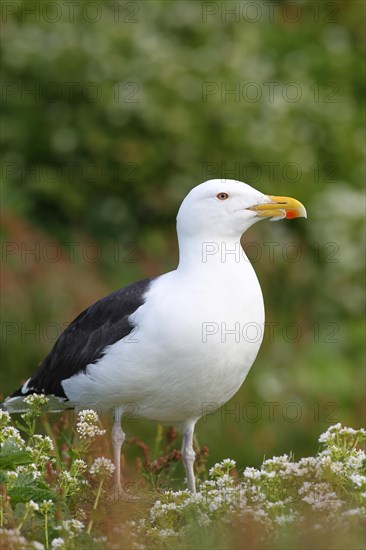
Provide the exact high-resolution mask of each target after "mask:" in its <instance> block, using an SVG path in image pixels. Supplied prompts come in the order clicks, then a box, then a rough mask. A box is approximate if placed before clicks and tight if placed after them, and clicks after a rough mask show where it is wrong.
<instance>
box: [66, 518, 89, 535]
mask: <svg viewBox="0 0 366 550" xmlns="http://www.w3.org/2000/svg"><path fill="white" fill-rule="evenodd" d="M62 528H63V529H64V530H65V531H66V532H67V533H68V534H69V535H74V534H75V533H80V532H81V531H82V530H83V529H84V524H83V523H82V522H81V521H79V520H77V519H66V520H64V521H63V522H62Z"/></svg>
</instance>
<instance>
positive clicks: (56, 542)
mask: <svg viewBox="0 0 366 550" xmlns="http://www.w3.org/2000/svg"><path fill="white" fill-rule="evenodd" d="M51 548H54V549H56V548H65V541H64V539H63V538H61V537H58V538H57V539H53V541H52V543H51Z"/></svg>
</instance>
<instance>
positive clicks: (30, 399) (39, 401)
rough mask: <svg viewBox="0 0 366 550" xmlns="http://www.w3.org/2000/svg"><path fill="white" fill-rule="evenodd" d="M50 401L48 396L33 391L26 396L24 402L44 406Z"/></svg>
mask: <svg viewBox="0 0 366 550" xmlns="http://www.w3.org/2000/svg"><path fill="white" fill-rule="evenodd" d="M48 401H49V399H48V397H46V396H45V395H41V394H37V393H32V394H31V395H27V396H26V397H25V398H24V403H26V404H27V405H30V406H39V407H43V406H44V405H47V403H48Z"/></svg>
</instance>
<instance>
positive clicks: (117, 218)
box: [2, 0, 365, 467]
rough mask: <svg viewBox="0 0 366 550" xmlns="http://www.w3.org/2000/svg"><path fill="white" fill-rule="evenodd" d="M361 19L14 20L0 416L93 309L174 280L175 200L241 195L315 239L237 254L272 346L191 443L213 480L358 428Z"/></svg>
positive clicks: (32, 14) (14, 5)
mask: <svg viewBox="0 0 366 550" xmlns="http://www.w3.org/2000/svg"><path fill="white" fill-rule="evenodd" d="M363 7H364V4H363V2H358V1H352V2H349V1H344V2H342V1H339V2H307V1H305V2H288V3H286V2H280V1H276V2H260V1H258V2H199V1H182V2H181V1H174V2H168V1H159V0H149V1H138V2H98V1H94V2H88V1H85V2H78V3H75V4H74V3H72V2H71V3H68V2H62V1H58V2H32V1H30V0H27V1H26V2H21V1H19V2H15V1H14V2H5V1H4V2H2V19H3V31H2V82H3V83H2V112H3V124H2V197H3V211H2V239H3V257H2V296H3V297H2V348H3V353H2V393H3V396H4V397H5V396H6V395H7V394H8V393H9V392H10V391H12V390H13V389H14V388H15V387H17V386H18V385H19V383H20V381H22V380H24V379H26V378H27V377H28V376H29V375H30V374H31V373H32V372H33V371H34V369H35V367H36V366H37V364H38V363H39V362H40V361H41V360H42V358H43V357H44V356H45V354H46V353H47V352H48V351H49V350H50V348H51V346H52V343H53V341H54V340H55V338H56V336H57V335H58V334H59V332H60V330H61V328H62V327H63V326H65V325H66V324H67V323H68V322H70V321H71V320H72V319H73V318H74V317H75V316H76V315H77V314H78V313H79V312H80V311H81V310H82V309H83V308H85V307H87V306H88V305H89V304H90V303H92V302H93V301H95V300H96V299H98V298H99V297H101V296H103V295H105V294H107V293H108V292H110V291H112V290H114V289H116V288H118V287H121V286H123V285H125V284H127V283H129V282H132V281H134V280H137V279H139V278H143V277H146V276H153V275H158V274H159V273H162V272H164V271H166V270H170V269H174V268H175V266H176V264H177V244H176V236H175V216H176V212H177V209H178V207H179V204H180V202H181V200H182V199H183V198H184V196H185V194H186V193H187V192H188V190H189V189H190V188H192V187H193V186H195V185H197V184H198V183H200V182H201V181H204V180H206V179H211V178H215V177H229V178H235V179H240V180H243V181H246V182H247V183H249V184H251V185H253V186H254V187H256V188H258V189H260V190H261V191H263V192H265V193H269V194H277V195H280V194H285V195H289V196H294V197H296V198H297V199H299V200H301V201H302V202H303V203H304V204H305V205H306V207H307V210H308V220H306V221H305V220H294V221H292V222H279V223H268V222H263V223H260V224H257V225H256V226H255V227H253V228H252V229H251V230H250V232H248V233H247V234H246V235H245V236H244V238H243V243H244V244H245V246H246V250H247V252H248V255H249V256H250V257H251V258H252V260H253V263H254V266H255V269H256V271H257V274H258V278H259V280H260V282H261V285H262V289H263V293H264V297H265V303H266V316H267V322H268V323H269V326H268V327H267V329H268V330H267V332H266V335H265V338H264V343H263V346H262V348H261V351H260V353H259V356H258V358H257V361H256V363H255V365H254V367H253V368H252V370H251V372H250V374H249V375H248V378H247V380H246V382H245V384H244V386H243V387H242V389H241V390H240V392H239V393H238V394H237V395H236V396H235V398H234V399H232V401H231V402H230V403H229V404H228V405H227V406H226V408H224V409H222V410H221V411H218V412H217V413H215V414H213V415H209V416H208V417H207V418H206V419H204V420H201V421H200V423H199V425H198V429H197V434H198V439H199V442H200V444H201V445H208V447H209V449H210V457H209V463H210V464H213V463H214V461H216V460H220V459H222V458H224V457H227V456H229V457H231V458H234V459H236V460H237V461H238V465H239V466H240V467H243V466H245V465H258V464H259V463H260V462H261V460H262V458H263V455H266V456H270V455H273V454H279V453H284V452H289V451H291V450H292V451H293V452H294V453H295V455H296V456H301V455H306V454H309V453H312V452H314V451H315V450H316V438H317V436H318V434H320V433H321V432H322V431H323V430H324V429H325V428H326V427H327V426H328V425H329V424H331V423H334V422H336V421H340V422H342V423H345V424H348V425H352V426H354V427H359V426H361V425H362V424H363V423H364V421H365V417H364V408H363V400H364V382H365V378H364V371H363V344H364V341H363V334H364V325H363V321H362V318H363V307H364V293H363V253H362V251H363V246H362V244H363V242H362V239H363V232H362V228H363V213H364V202H363V200H364V199H363V180H364V172H363V157H362V155H363V147H364V134H363V130H364V104H363V97H364V89H363V81H362V78H361V74H362V70H361V67H362V65H361V64H362V62H363V55H364V51H362V50H363V33H364V28H363V27H362V20H363ZM125 428H126V429H125V431H126V432H127V435H130V436H131V435H139V436H141V437H142V438H143V439H144V440H145V441H146V442H147V443H148V444H152V443H153V441H154V438H155V435H156V429H155V428H154V427H153V424H152V423H150V422H148V421H138V422H134V423H131V425H126V426H125ZM126 452H127V454H130V455H136V454H138V451H136V449H134V448H133V447H130V448H126Z"/></svg>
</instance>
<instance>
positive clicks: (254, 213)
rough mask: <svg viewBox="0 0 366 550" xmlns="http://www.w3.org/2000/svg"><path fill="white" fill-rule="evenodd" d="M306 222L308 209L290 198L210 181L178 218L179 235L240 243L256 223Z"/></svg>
mask: <svg viewBox="0 0 366 550" xmlns="http://www.w3.org/2000/svg"><path fill="white" fill-rule="evenodd" d="M299 217H303V218H306V210H305V207H304V206H303V205H302V204H301V203H300V202H299V201H297V200H295V199H291V198H289V197H275V196H272V195H264V194H263V193H261V192H260V191H257V190H256V189H253V187H250V185H248V184H246V183H243V182H241V181H237V180H228V179H216V180H209V181H205V182H204V183H201V184H200V185H197V187H194V188H193V189H192V190H191V191H190V192H189V193H188V195H187V196H186V198H185V199H184V201H183V202H182V204H181V207H180V209H179V212H178V216H177V229H178V234H179V235H181V236H182V235H184V236H186V237H188V236H190V235H191V236H195V237H196V238H197V237H198V238H203V239H205V238H207V239H209V238H212V237H217V236H219V237H220V238H221V239H225V238H227V239H240V237H241V235H242V234H243V233H244V232H245V231H246V230H247V229H248V228H249V227H250V226H251V225H253V224H254V223H255V222H257V221H259V220H261V219H263V218H269V219H270V220H272V221H275V220H280V219H282V218H287V219H291V218H299Z"/></svg>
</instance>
